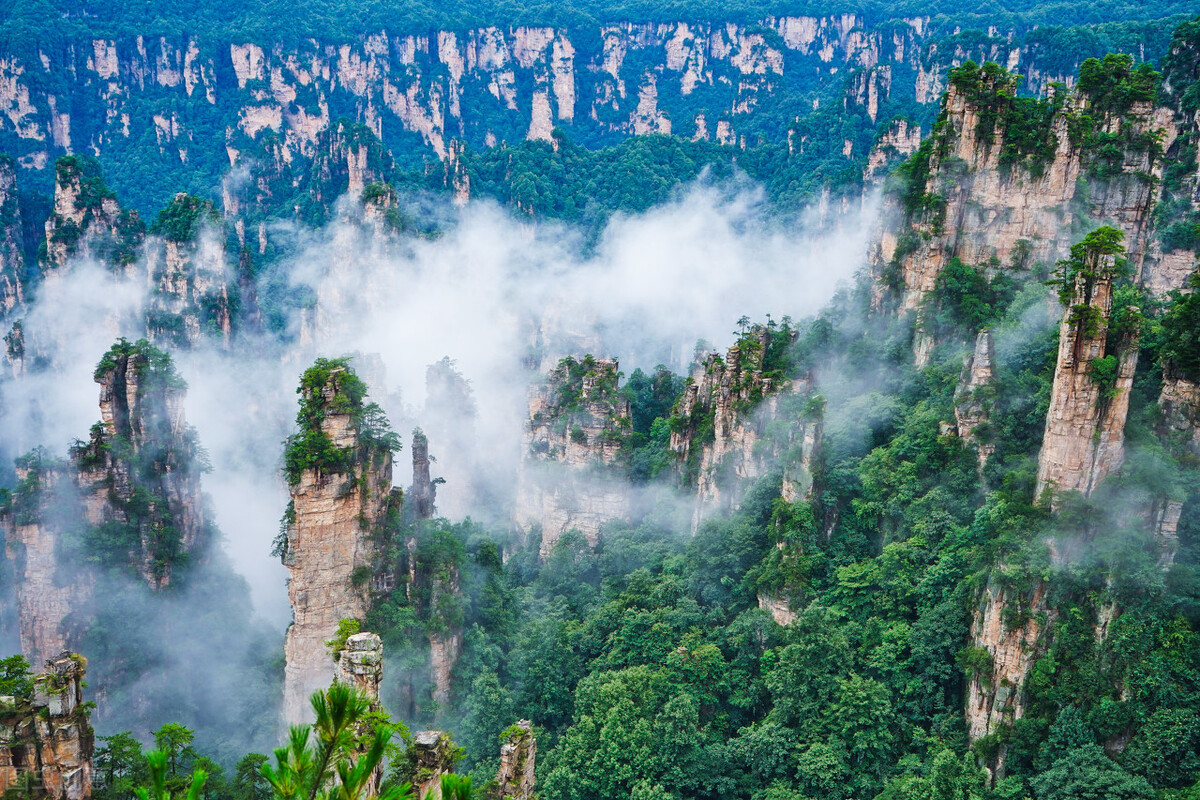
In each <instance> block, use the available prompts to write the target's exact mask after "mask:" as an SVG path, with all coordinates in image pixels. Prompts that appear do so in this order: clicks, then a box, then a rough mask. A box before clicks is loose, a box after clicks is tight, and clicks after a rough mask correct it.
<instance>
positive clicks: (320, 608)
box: [282, 366, 397, 723]
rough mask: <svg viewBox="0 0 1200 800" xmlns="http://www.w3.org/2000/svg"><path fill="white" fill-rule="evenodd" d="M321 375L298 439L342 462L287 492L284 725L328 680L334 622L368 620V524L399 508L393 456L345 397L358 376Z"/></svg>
mask: <svg viewBox="0 0 1200 800" xmlns="http://www.w3.org/2000/svg"><path fill="white" fill-rule="evenodd" d="M310 372H311V371H310ZM308 374H309V373H306V375H308ZM323 377H324V380H323V381H322V382H321V383H320V385H315V386H306V387H305V388H304V392H303V397H302V400H301V402H302V404H307V405H308V407H309V408H310V409H311V410H312V412H313V414H314V415H315V418H313V419H312V420H311V422H312V424H313V428H312V430H311V431H302V433H301V434H300V436H305V435H306V434H312V435H323V436H325V437H328V442H329V443H330V444H331V446H332V447H333V448H337V449H338V450H339V451H340V452H342V453H343V454H345V456H346V458H345V460H344V461H341V462H339V463H336V464H332V465H329V466H328V468H327V469H323V468H322V467H321V466H310V467H308V468H305V469H302V470H300V471H299V473H298V474H296V475H295V476H294V477H295V482H294V483H292V484H291V486H290V492H291V497H292V500H291V504H290V506H289V510H288V513H287V515H285V518H284V519H285V524H286V542H285V546H284V548H283V553H282V555H283V563H284V565H285V566H286V567H287V568H288V573H289V581H288V598H289V600H290V601H291V604H292V614H293V618H292V624H291V626H290V627H289V628H288V631H287V638H286V640H285V642H284V653H285V656H286V658H287V665H286V668H285V671H284V687H283V691H284V695H283V714H284V720H285V721H286V722H288V723H295V722H300V721H302V720H303V719H304V718H305V716H306V715H307V714H308V697H309V695H310V694H311V693H312V692H314V691H316V690H317V689H320V688H322V687H324V686H328V685H329V682H330V680H331V679H332V678H333V676H334V664H333V661H332V659H331V658H330V656H329V652H328V650H327V649H326V646H325V642H326V640H328V639H331V638H332V637H333V635H334V633H335V631H336V630H337V627H338V622H339V621H341V620H342V619H347V618H354V619H362V618H363V616H365V614H366V611H367V605H368V591H369V578H370V569H371V566H372V564H371V561H372V556H373V550H372V546H371V542H370V538H369V534H370V532H371V530H372V526H375V525H379V524H382V522H383V520H384V518H385V516H386V514H387V512H388V508H389V504H391V503H394V502H397V499H396V498H395V496H394V495H393V493H392V455H391V451H390V450H389V449H388V448H387V447H385V446H382V445H380V444H378V443H375V442H371V441H366V440H364V439H363V438H362V436H361V435H360V434H361V431H360V430H359V425H358V423H357V422H356V414H357V413H359V412H360V411H361V400H362V398H361V396H360V397H359V398H358V399H357V401H355V400H354V399H353V398H350V397H347V395H346V391H345V388H344V384H345V383H346V382H348V380H354V381H356V380H357V378H353V373H352V372H349V370H348V369H347V368H346V367H341V366H339V367H334V368H332V369H330V370H327V371H326V373H325V374H324V376H323ZM356 402H357V404H358V408H357V409H356V408H355V404H356ZM302 413H303V412H302ZM360 574H364V577H363V579H362V580H358V578H359V576H360Z"/></svg>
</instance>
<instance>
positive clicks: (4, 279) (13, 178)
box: [0, 156, 25, 317]
mask: <svg viewBox="0 0 1200 800" xmlns="http://www.w3.org/2000/svg"><path fill="white" fill-rule="evenodd" d="M21 240H22V237H21V204H20V201H19V199H18V197H17V172H16V167H15V166H14V164H13V161H12V159H11V158H8V157H7V156H0V315H2V316H5V317H7V316H10V315H12V314H13V311H14V310H16V309H20V308H23V307H24V305H25V255H24V252H23V250H24V248H23V247H22V246H21Z"/></svg>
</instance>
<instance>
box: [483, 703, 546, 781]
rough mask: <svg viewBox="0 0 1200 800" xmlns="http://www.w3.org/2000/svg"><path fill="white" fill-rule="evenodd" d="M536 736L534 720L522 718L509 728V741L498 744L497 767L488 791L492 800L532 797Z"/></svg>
mask: <svg viewBox="0 0 1200 800" xmlns="http://www.w3.org/2000/svg"><path fill="white" fill-rule="evenodd" d="M536 759H537V738H536V737H535V736H534V735H533V723H531V722H530V721H529V720H527V719H523V720H521V721H520V722H518V723H517V724H516V725H514V726H512V728H510V729H509V734H508V741H506V742H505V743H504V744H502V745H500V769H499V770H497V772H496V787H495V789H494V790H493V791H491V792H489V793H488V797H489V798H491V799H492V800H532V798H533V796H534V762H535V761H536Z"/></svg>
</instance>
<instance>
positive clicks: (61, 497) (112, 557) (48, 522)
mask: <svg viewBox="0 0 1200 800" xmlns="http://www.w3.org/2000/svg"><path fill="white" fill-rule="evenodd" d="M95 378H96V382H97V383H99V384H100V415H101V421H100V422H98V423H96V424H95V425H93V426H92V429H91V433H90V436H89V439H88V440H87V441H86V442H84V441H77V442H76V443H75V445H73V446H72V447H71V448H70V459H69V460H68V461H60V460H57V459H54V458H52V457H51V456H50V455H49V454H48V453H46V452H45V451H44V450H41V449H39V450H35V451H33V452H32V453H30V454H28V455H26V456H23V457H21V458H19V459H17V473H18V478H19V483H18V486H17V488H16V490H15V491H14V492H13V500H12V503H11V505H10V507H9V508H7V509H5V511H4V513H3V515H2V516H0V522H2V523H3V525H4V529H5V538H6V542H7V550H8V553H9V554H10V557H11V558H12V559H13V560H14V563H15V565H16V569H17V575H18V581H17V600H18V607H19V618H20V628H21V644H22V650H23V651H24V652H25V653H26V654H27V655H29V656H30V657H31V658H33V659H37V660H42V659H46V658H49V657H50V656H52V655H54V654H55V653H58V652H60V651H61V650H63V649H65V648H69V647H73V646H76V645H77V644H78V637H79V635H80V634H81V632H82V630H83V628H84V627H85V626H86V624H87V622H88V618H87V616H86V614H87V609H88V606H89V603H88V600H89V598H90V597H91V596H92V590H93V586H94V584H95V575H96V574H97V573H95V572H94V570H95V569H101V570H103V569H110V568H111V569H117V570H125V569H128V568H130V567H132V568H133V569H134V570H135V571H136V573H137V574H138V575H139V576H140V577H141V579H142V580H143V581H145V582H146V584H147V585H149V586H150V587H151V588H155V589H160V588H163V587H165V586H167V585H169V584H170V582H171V580H172V575H173V571H174V570H175V568H176V566H177V565H178V564H179V563H180V562H181V561H182V560H184V559H185V558H188V557H191V558H203V556H204V552H205V550H206V548H207V546H208V544H209V540H210V538H211V537H210V536H209V526H208V522H207V520H206V519H205V515H204V505H203V501H202V496H201V486H200V474H201V472H202V470H203V466H202V464H201V463H200V461H199V459H198V445H197V442H196V436H195V432H194V431H193V430H192V429H191V428H190V427H189V426H188V425H187V421H186V419H185V418H184V413H183V400H184V393H185V384H184V383H183V381H182V380H181V379H180V378H179V376H178V374H177V373H176V372H175V367H174V365H173V364H172V362H171V359H170V357H169V356H168V355H166V354H165V353H163V352H162V351H160V350H158V349H157V348H155V347H153V346H152V345H150V344H149V343H147V342H145V341H139V342H136V343H129V342H127V341H125V340H120V341H119V342H118V343H117V344H116V345H114V346H113V347H112V348H111V349H110V350H109V351H108V353H106V354H105V356H104V358H103V359H102V360H101V362H100V365H99V366H98V368H97V370H96V373H95Z"/></svg>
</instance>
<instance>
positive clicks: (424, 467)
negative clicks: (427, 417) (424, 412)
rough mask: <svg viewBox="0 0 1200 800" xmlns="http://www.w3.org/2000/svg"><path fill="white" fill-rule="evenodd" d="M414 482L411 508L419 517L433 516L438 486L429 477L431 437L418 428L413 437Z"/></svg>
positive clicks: (410, 499)
mask: <svg viewBox="0 0 1200 800" xmlns="http://www.w3.org/2000/svg"><path fill="white" fill-rule="evenodd" d="M412 468H413V482H412V488H411V489H409V492H408V498H409V508H411V509H412V513H413V515H414V516H415V517H416V518H417V519H429V518H430V517H432V516H433V510H434V509H433V504H434V501H435V500H436V499H437V486H435V485H434V483H433V481H432V480H431V479H430V477H429V438H428V437H427V436H426V435H425V434H424V433H422V432H421V430H420V429H419V428H418V429H417V430H415V431H413V437H412Z"/></svg>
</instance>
